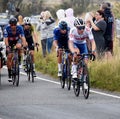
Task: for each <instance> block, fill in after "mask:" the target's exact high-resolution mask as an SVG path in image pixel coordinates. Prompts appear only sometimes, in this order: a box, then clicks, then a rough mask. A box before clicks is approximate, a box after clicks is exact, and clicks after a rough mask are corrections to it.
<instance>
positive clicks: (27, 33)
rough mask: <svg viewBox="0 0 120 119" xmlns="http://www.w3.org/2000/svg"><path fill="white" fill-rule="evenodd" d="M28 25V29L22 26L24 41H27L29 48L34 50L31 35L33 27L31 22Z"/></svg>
mask: <svg viewBox="0 0 120 119" xmlns="http://www.w3.org/2000/svg"><path fill="white" fill-rule="evenodd" d="M29 26H30V27H29V28H28V29H25V27H24V34H25V38H26V41H27V43H28V48H29V50H34V41H33V37H32V32H34V29H33V26H32V25H31V24H29Z"/></svg>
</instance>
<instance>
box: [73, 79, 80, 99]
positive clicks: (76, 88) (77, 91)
mask: <svg viewBox="0 0 120 119" xmlns="http://www.w3.org/2000/svg"><path fill="white" fill-rule="evenodd" d="M74 80H78V79H74ZM73 90H74V94H75V96H76V97H78V96H79V94H80V82H79V81H76V82H74V81H73Z"/></svg>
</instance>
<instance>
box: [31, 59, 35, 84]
mask: <svg viewBox="0 0 120 119" xmlns="http://www.w3.org/2000/svg"><path fill="white" fill-rule="evenodd" d="M30 71H31V78H32V82H34V76H33V63H32V61H31V63H30Z"/></svg>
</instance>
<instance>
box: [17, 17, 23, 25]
mask: <svg viewBox="0 0 120 119" xmlns="http://www.w3.org/2000/svg"><path fill="white" fill-rule="evenodd" d="M17 25H21V26H24V21H23V16H22V15H19V16H18V22H17Z"/></svg>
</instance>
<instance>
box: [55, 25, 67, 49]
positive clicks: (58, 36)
mask: <svg viewBox="0 0 120 119" xmlns="http://www.w3.org/2000/svg"><path fill="white" fill-rule="evenodd" d="M68 35H69V28H68V30H67V32H66V33H65V34H62V33H61V32H60V29H59V28H58V27H57V28H55V29H54V40H57V41H58V47H59V48H63V47H64V48H65V49H68V40H69V37H68Z"/></svg>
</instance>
